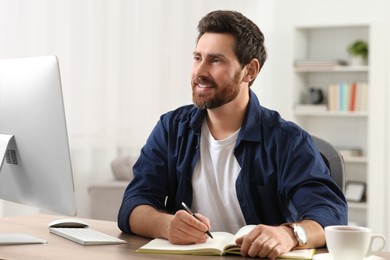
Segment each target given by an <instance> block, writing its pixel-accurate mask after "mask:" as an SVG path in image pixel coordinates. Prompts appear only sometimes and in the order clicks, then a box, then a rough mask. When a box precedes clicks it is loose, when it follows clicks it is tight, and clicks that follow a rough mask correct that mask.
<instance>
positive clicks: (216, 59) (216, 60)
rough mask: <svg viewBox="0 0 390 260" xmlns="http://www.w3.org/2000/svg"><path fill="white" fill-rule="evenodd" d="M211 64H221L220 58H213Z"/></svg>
mask: <svg viewBox="0 0 390 260" xmlns="http://www.w3.org/2000/svg"><path fill="white" fill-rule="evenodd" d="M213 62H217V63H218V62H222V60H221V59H220V58H214V59H213Z"/></svg>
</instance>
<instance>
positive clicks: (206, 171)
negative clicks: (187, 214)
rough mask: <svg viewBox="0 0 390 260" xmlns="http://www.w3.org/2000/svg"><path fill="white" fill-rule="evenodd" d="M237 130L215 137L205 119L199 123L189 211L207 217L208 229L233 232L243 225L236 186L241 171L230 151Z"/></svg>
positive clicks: (234, 141) (234, 142) (232, 149)
mask: <svg viewBox="0 0 390 260" xmlns="http://www.w3.org/2000/svg"><path fill="white" fill-rule="evenodd" d="M239 132H240V130H237V132H235V133H234V134H233V135H231V136H229V137H228V138H226V139H223V140H215V139H214V137H213V136H212V135H211V133H210V131H209V128H208V126H207V121H206V120H204V122H203V125H202V134H201V144H200V158H199V160H198V162H197V164H196V166H195V169H194V173H193V176H192V188H193V202H192V210H193V212H199V213H200V214H202V215H204V216H206V217H208V218H209V219H210V224H211V231H226V232H230V233H233V234H234V233H236V232H237V231H238V229H240V228H241V227H243V226H244V225H246V223H245V219H244V216H243V214H242V211H241V208H240V205H239V203H238V199H237V193H236V185H235V184H236V180H237V176H238V174H239V173H240V170H241V167H240V165H239V164H238V162H237V160H236V157H235V156H234V153H233V151H234V146H235V144H236V140H237V137H238V133H239Z"/></svg>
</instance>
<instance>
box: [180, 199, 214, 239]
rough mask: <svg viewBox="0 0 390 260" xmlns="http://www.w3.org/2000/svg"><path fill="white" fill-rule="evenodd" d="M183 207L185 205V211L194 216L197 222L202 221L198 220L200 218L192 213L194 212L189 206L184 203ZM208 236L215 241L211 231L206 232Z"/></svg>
mask: <svg viewBox="0 0 390 260" xmlns="http://www.w3.org/2000/svg"><path fill="white" fill-rule="evenodd" d="M181 205H183V207H184V209H185V210H186V211H187V212H188V213H189V214H190V215H192V216H193V217H194V218H196V219H197V220H199V221H200V219H198V217H197V216H196V215H195V214H194V213H192V211H191V210H190V208H189V207H187V205H186V204H185V203H184V202H182V203H181ZM206 234H207V235H208V236H209V237H211V238H212V239H214V238H213V236H212V235H211V233H210V231H208V230H207V231H206Z"/></svg>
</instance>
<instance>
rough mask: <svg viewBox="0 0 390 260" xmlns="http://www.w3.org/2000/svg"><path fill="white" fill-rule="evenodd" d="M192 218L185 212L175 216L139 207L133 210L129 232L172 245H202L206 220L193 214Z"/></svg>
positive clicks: (205, 237)
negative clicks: (165, 241)
mask: <svg viewBox="0 0 390 260" xmlns="http://www.w3.org/2000/svg"><path fill="white" fill-rule="evenodd" d="M195 214H196V217H197V218H199V220H198V219H196V218H194V217H193V216H192V215H191V214H189V213H187V212H186V211H185V210H179V211H177V212H176V214H175V215H171V214H167V213H165V212H160V211H158V210H156V209H155V208H153V207H151V206H149V205H140V206H138V207H136V208H135V209H133V211H132V213H131V215H130V218H129V224H130V228H131V231H132V232H133V233H135V234H137V235H141V236H145V237H150V238H157V237H159V238H165V239H168V240H169V241H170V242H171V243H173V244H181V245H186V244H195V243H204V242H206V241H207V239H208V236H207V234H206V231H207V230H208V229H209V228H210V221H209V219H208V218H206V217H204V216H202V215H201V214H199V213H195Z"/></svg>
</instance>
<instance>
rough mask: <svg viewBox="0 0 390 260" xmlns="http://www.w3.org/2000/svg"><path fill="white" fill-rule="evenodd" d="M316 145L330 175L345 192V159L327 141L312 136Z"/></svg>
mask: <svg viewBox="0 0 390 260" xmlns="http://www.w3.org/2000/svg"><path fill="white" fill-rule="evenodd" d="M311 137H312V139H313V141H314V144H315V145H316V146H317V148H318V150H319V151H320V153H321V156H322V159H323V160H324V162H325V164H326V166H327V167H328V169H329V171H330V175H331V177H332V178H333V180H334V181H335V182H336V184H337V185H338V186H339V187H340V189H341V190H342V191H343V192H344V191H345V168H344V159H343V156H342V155H341V154H340V152H339V151H338V150H337V149H336V148H335V147H334V146H333V145H331V144H330V143H328V142H327V141H325V140H323V139H321V138H318V137H316V136H313V135H312V136H311Z"/></svg>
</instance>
